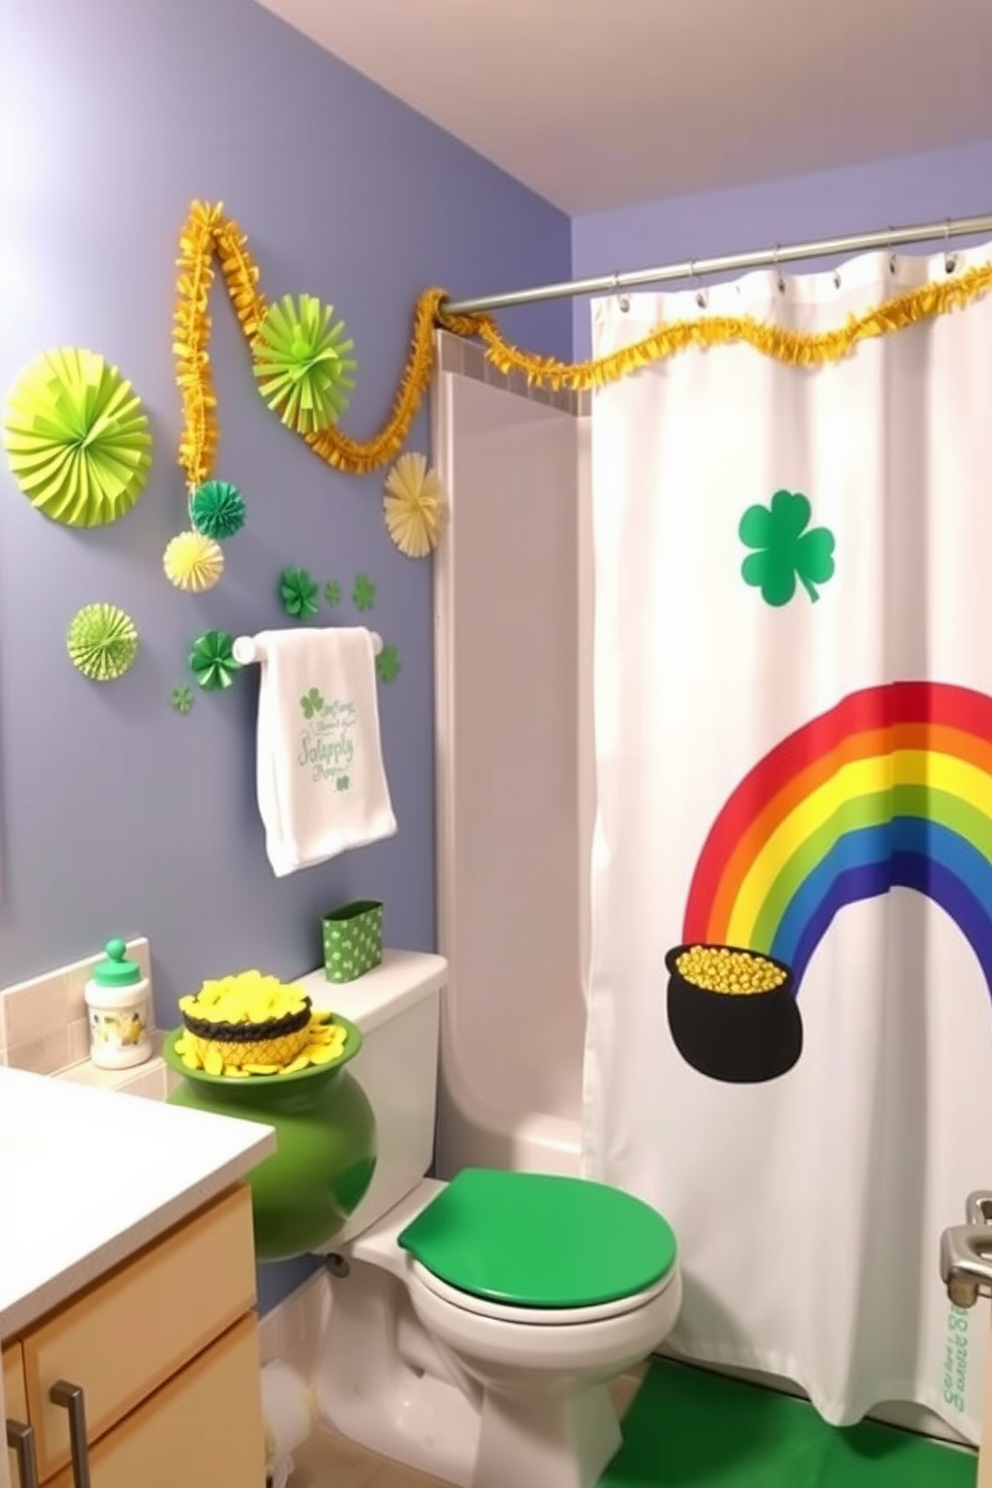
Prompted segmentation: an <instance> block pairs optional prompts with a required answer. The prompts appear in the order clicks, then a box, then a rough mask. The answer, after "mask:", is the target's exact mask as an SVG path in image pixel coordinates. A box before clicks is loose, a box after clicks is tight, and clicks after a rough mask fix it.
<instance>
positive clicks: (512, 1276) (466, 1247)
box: [399, 1168, 676, 1308]
mask: <svg viewBox="0 0 992 1488" xmlns="http://www.w3.org/2000/svg"><path fill="white" fill-rule="evenodd" d="M399 1243H400V1245H401V1246H402V1247H403V1249H404V1250H407V1251H409V1252H410V1254H411V1255H412V1256H413V1257H414V1259H415V1260H417V1261H419V1262H420V1264H421V1265H422V1266H424V1267H426V1269H427V1270H428V1271H430V1272H431V1274H432V1275H433V1276H436V1277H437V1278H438V1279H439V1280H440V1281H445V1282H447V1283H448V1285H449V1286H453V1287H456V1288H457V1289H458V1290H459V1291H462V1292H468V1293H469V1294H470V1295H472V1296H474V1297H487V1298H489V1299H490V1300H492V1301H494V1302H502V1303H504V1304H508V1305H510V1306H514V1307H548V1308H551V1307H598V1306H602V1305H603V1304H604V1303H606V1302H616V1301H619V1300H621V1299H622V1298H624V1297H632V1296H634V1295H635V1294H636V1293H637V1292H642V1291H645V1290H646V1289H647V1288H648V1287H651V1286H653V1285H654V1284H655V1283H656V1282H658V1281H660V1280H661V1279H662V1278H663V1277H664V1276H665V1275H666V1274H667V1273H668V1272H669V1271H670V1270H671V1269H672V1266H673V1265H674V1264H675V1254H676V1247H675V1236H674V1235H673V1233H672V1231H671V1228H670V1227H669V1225H668V1224H667V1222H666V1221H665V1220H664V1219H663V1218H662V1216H661V1215H660V1214H659V1213H658V1212H657V1210H655V1209H652V1208H651V1206H650V1205H649V1204H645V1203H644V1202H643V1201H642V1200H641V1199H635V1198H634V1197H633V1196H632V1195H631V1194H627V1193H621V1191H620V1190H619V1189H616V1188H608V1187H606V1185H605V1184H602V1183H591V1182H589V1181H588V1180H586V1179H584V1178H564V1177H558V1176H552V1175H548V1174H544V1173H506V1172H500V1171H496V1170H495V1169H489V1168H465V1169H464V1170H463V1171H462V1172H461V1173H459V1174H458V1176H457V1177H456V1178H453V1179H452V1180H451V1182H450V1183H449V1184H448V1185H447V1187H445V1188H444V1189H442V1190H441V1192H440V1193H439V1194H438V1196H437V1198H436V1199H432V1200H431V1202H430V1203H429V1204H428V1205H427V1208H426V1209H423V1210H421V1212H420V1213H419V1214H418V1215H417V1218H416V1219H415V1220H414V1221H413V1222H412V1224H409V1225H407V1227H406V1229H405V1230H404V1231H403V1232H402V1234H401V1235H400V1236H399Z"/></svg>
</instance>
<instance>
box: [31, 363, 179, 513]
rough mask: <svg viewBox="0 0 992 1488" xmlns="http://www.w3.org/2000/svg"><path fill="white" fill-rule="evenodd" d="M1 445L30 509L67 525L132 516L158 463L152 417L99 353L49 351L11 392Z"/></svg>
mask: <svg viewBox="0 0 992 1488" xmlns="http://www.w3.org/2000/svg"><path fill="white" fill-rule="evenodd" d="M3 444H4V449H5V450H6V451H7V460H8V463H9V465H10V469H11V473H12V474H13V477H14V479H15V481H16V482H17V484H18V486H19V487H20V489H21V490H22V491H23V492H24V494H25V496H27V498H28V500H29V501H30V502H31V504H32V506H35V507H36V508H37V509H38V511H40V512H43V513H44V515H45V516H46V517H49V518H50V519H51V520H52V521H53V522H61V523H63V524H65V525H66V526H69V527H102V526H105V525H106V524H107V523H108V522H116V521H117V520H118V519H119V518H120V517H123V516H124V515H125V514H126V513H127V512H129V511H130V510H131V508H132V506H134V504H135V502H136V501H137V499H138V497H139V496H140V495H141V493H142V491H143V490H144V487H145V483H146V481H147V480H148V472H149V470H150V469H151V463H152V437H151V431H150V428H149V424H148V416H147V414H146V413H145V411H144V409H143V408H142V406H141V400H140V399H139V398H138V395H137V394H136V393H135V391H134V389H133V388H132V387H131V384H130V383H129V382H127V381H126V380H125V379H124V378H123V377H122V376H121V374H120V373H119V372H118V370H117V368H116V367H112V366H111V365H110V363H109V362H107V361H105V360H104V358H103V357H102V356H99V355H98V354H97V353H96V352H94V351H81V350H78V349H76V348H75V347H71V346H70V347H61V348H59V349H58V350H55V351H46V352H44V353H43V354H42V355H41V356H39V357H36V359H35V360H34V361H33V362H32V363H31V365H30V366H29V367H27V368H26V369H25V371H24V372H22V373H21V375H20V377H19V378H18V379H17V381H16V382H15V384H14V386H13V387H12V388H11V390H10V392H9V393H8V395H7V404H6V408H5V409H4V416H3Z"/></svg>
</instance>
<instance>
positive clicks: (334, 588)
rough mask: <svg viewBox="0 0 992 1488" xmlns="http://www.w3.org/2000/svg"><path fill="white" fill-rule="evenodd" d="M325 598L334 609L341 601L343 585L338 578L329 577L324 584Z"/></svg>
mask: <svg viewBox="0 0 992 1488" xmlns="http://www.w3.org/2000/svg"><path fill="white" fill-rule="evenodd" d="M324 598H325V599H326V600H327V603H328V604H329V605H330V607H331V609H332V610H333V609H335V608H336V606H337V605H339V604H340V603H341V585H340V584H339V583H338V581H337V579H328V581H327V583H326V584H325V585H324Z"/></svg>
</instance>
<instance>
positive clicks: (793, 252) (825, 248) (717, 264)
mask: <svg viewBox="0 0 992 1488" xmlns="http://www.w3.org/2000/svg"><path fill="white" fill-rule="evenodd" d="M973 233H992V214H989V215H987V216H985V217H956V218H953V219H951V218H948V219H947V221H946V222H925V223H922V224H921V225H920V226H918V227H887V228H884V229H882V230H881V231H879V232H869V233H855V234H854V235H853V236H851V237H846V238H821V239H819V240H817V241H815V242H812V243H794V244H793V245H792V246H791V247H789V248H759V249H757V250H756V251H755V252H753V253H729V254H726V255H725V256H724V257H723V258H696V259H692V260H690V262H689V263H679V264H666V265H665V266H664V267H662V268H657V269H632V270H631V271H630V272H629V273H626V274H603V275H601V276H600V277H599V278H597V279H573V280H570V281H566V282H563V283H561V284H540V285H538V286H537V287H536V288H535V289H515V290H511V291H510V292H509V293H508V294H495V295H486V296H484V297H483V298H482V299H478V300H443V301H442V303H441V311H442V313H443V314H446V315H474V314H481V313H483V312H485V311H488V310H508V309H509V308H510V307H511V306H512V305H536V304H538V303H539V302H540V301H542V300H566V299H573V298H574V297H575V296H576V295H598V294H619V293H620V292H621V291H622V290H625V289H639V288H640V287H641V285H644V284H664V283H665V282H666V281H669V280H672V279H700V278H702V277H703V276H704V275H707V274H726V273H732V272H734V271H735V270H738V269H774V268H778V267H779V266H780V265H781V264H786V263H801V262H802V260H803V259H806V258H832V257H834V256H835V255H836V254H838V253H845V254H846V253H868V252H870V251H871V250H872V249H873V248H883V249H889V250H892V249H895V248H902V247H905V245H906V244H907V243H928V242H934V241H937V240H940V241H943V242H949V241H950V239H951V238H965V237H970V236H971V235H972V234H973Z"/></svg>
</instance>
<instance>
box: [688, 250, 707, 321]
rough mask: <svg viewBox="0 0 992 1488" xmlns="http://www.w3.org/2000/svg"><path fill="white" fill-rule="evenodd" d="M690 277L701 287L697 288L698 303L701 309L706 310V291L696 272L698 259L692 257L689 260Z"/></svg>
mask: <svg viewBox="0 0 992 1488" xmlns="http://www.w3.org/2000/svg"><path fill="white" fill-rule="evenodd" d="M689 278H690V279H691V281H692V283H693V284H698V285H699V288H698V289H697V290H696V304H697V305H698V306H699V308H700V310H705V309H706V291H705V289H704V288H703V286H702V283H701V282H700V279H699V275H698V274H697V273H696V260H695V259H694V258H690V260H689Z"/></svg>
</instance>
